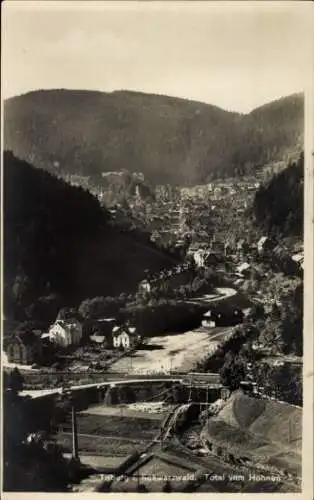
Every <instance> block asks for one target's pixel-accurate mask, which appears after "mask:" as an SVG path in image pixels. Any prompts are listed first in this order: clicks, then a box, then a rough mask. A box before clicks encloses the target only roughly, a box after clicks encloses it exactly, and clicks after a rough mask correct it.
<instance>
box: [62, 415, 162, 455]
mask: <svg viewBox="0 0 314 500" xmlns="http://www.w3.org/2000/svg"><path fill="white" fill-rule="evenodd" d="M159 427H160V420H156V419H147V418H144V417H142V418H139V416H137V417H136V418H129V417H126V416H114V415H94V414H88V413H86V412H82V413H79V414H78V415H77V430H78V447H79V453H80V454H82V455H94V456H112V457H113V458H115V457H120V456H124V457H126V456H127V455H129V454H131V453H132V452H134V451H135V450H139V451H141V450H142V449H144V448H145V447H146V446H147V445H148V444H149V443H150V442H151V441H152V440H153V439H154V437H155V436H156V435H157V433H158V430H159ZM57 441H58V443H59V444H60V445H61V446H62V447H63V449H64V451H65V452H68V453H69V452H71V449H72V435H71V424H70V422H69V421H66V422H64V423H63V424H62V425H61V426H60V429H59V432H58V435H57Z"/></svg>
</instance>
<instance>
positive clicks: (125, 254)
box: [4, 152, 173, 305]
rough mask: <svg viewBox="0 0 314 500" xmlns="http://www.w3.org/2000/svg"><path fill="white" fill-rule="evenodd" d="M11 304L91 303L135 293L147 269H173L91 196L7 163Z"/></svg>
mask: <svg viewBox="0 0 314 500" xmlns="http://www.w3.org/2000/svg"><path fill="white" fill-rule="evenodd" d="M4 236H5V238H4V262H5V263H6V265H5V268H4V285H5V299H6V301H9V302H10V301H12V300H13V301H14V300H17V301H20V302H22V303H23V305H27V304H29V303H32V302H33V301H34V300H36V299H37V298H38V297H39V296H41V295H48V294H50V293H57V294H59V295H60V296H62V297H63V299H64V300H65V301H70V302H72V303H73V302H74V303H77V302H78V301H80V300H82V299H83V298H86V297H94V296H97V295H115V294H119V293H121V292H127V293H128V292H131V291H133V290H134V289H135V288H136V287H137V284H138V282H139V281H140V280H141V279H143V277H144V271H145V269H151V270H154V271H157V270H160V269H162V268H164V267H170V266H171V265H173V261H171V260H170V258H169V257H168V256H167V255H165V254H163V253H162V252H161V251H159V250H158V249H157V248H156V247H155V246H154V245H153V244H152V243H150V242H149V239H148V236H147V235H145V234H143V233H140V232H139V231H133V232H128V231H126V232H120V231H119V230H117V229H116V228H115V227H114V226H112V224H111V223H110V220H109V215H108V213H107V212H106V211H105V210H104V209H102V208H101V207H100V205H99V203H98V201H97V199H96V198H94V197H93V196H92V195H91V194H90V193H88V192H87V191H84V190H83V189H82V188H77V187H72V186H69V185H68V184H67V183H65V182H64V181H61V180H59V179H57V178H55V177H53V176H52V175H51V174H49V173H48V172H45V171H44V170H41V169H35V168H33V167H32V166H30V165H29V164H27V163H26V162H23V161H20V160H18V159H16V158H15V157H14V156H13V154H12V153H9V152H6V153H5V155H4Z"/></svg>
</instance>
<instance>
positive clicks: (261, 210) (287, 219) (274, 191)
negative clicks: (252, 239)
mask: <svg viewBox="0 0 314 500" xmlns="http://www.w3.org/2000/svg"><path fill="white" fill-rule="evenodd" d="M303 200H304V157H303V153H301V155H300V157H299V159H298V160H297V161H296V162H292V163H290V164H289V165H288V167H287V168H286V169H285V170H283V171H282V172H280V173H279V174H276V175H275V176H274V177H273V178H272V179H271V180H270V182H269V183H268V184H267V185H266V186H261V187H260V188H259V190H258V191H257V193H256V195H255V199H254V203H253V216H254V224H256V225H257V226H259V227H260V228H261V229H262V230H263V231H265V232H267V233H272V234H274V235H275V236H277V237H278V236H280V237H289V236H292V237H298V238H300V239H302V233H303Z"/></svg>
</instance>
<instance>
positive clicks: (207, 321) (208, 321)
mask: <svg viewBox="0 0 314 500" xmlns="http://www.w3.org/2000/svg"><path fill="white" fill-rule="evenodd" d="M203 318H204V319H203V320H202V326H207V327H210V328H215V326H216V321H215V320H214V318H213V317H212V313H211V311H207V312H206V313H205V314H204V316H203Z"/></svg>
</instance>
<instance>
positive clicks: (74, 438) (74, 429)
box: [71, 396, 79, 461]
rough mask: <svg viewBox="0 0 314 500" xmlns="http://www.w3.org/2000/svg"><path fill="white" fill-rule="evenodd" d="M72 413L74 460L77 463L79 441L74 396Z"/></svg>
mask: <svg viewBox="0 0 314 500" xmlns="http://www.w3.org/2000/svg"><path fill="white" fill-rule="evenodd" d="M71 406H72V407H71V411H72V458H73V460H75V461H78V459H79V455H78V440H77V421H76V410H75V405H74V400H73V396H72V401H71Z"/></svg>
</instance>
